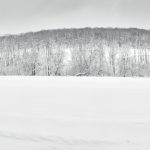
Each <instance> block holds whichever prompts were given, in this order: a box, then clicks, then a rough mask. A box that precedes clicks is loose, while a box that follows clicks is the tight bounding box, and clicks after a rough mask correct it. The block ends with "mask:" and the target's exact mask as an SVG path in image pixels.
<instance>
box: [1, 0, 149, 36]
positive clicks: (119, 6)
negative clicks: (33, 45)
mask: <svg viewBox="0 0 150 150" xmlns="http://www.w3.org/2000/svg"><path fill="white" fill-rule="evenodd" d="M149 6H150V1H149V0H0V34H9V33H20V32H27V31H37V30H41V29H53V28H71V27H75V28H79V27H137V28H145V29H149V28H150V27H149V26H150V19H149V14H150V9H149Z"/></svg>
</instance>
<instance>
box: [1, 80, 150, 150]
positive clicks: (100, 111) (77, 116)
mask: <svg viewBox="0 0 150 150" xmlns="http://www.w3.org/2000/svg"><path fill="white" fill-rule="evenodd" d="M0 83H1V84H0V95H1V98H0V149H1V150H141V149H143V150H149V149H150V102H149V85H150V80H149V79H146V78H145V79H139V78H91V77H85V78H80V77H79V78H77V77H67V78H66V77H60V78H46V77H33V78H32V77H11V78H10V77H1V78H0Z"/></svg>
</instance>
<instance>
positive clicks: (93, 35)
mask: <svg viewBox="0 0 150 150" xmlns="http://www.w3.org/2000/svg"><path fill="white" fill-rule="evenodd" d="M0 75H28V76H36V75H37V76H38V75H42V76H122V77H127V76H150V31H148V30H141V29H136V28H130V29H119V28H83V29H60V30H43V31H39V32H30V33H26V34H20V35H9V36H2V37H0Z"/></svg>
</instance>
